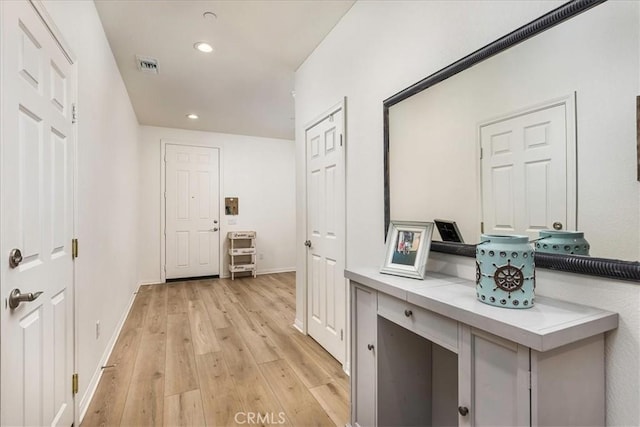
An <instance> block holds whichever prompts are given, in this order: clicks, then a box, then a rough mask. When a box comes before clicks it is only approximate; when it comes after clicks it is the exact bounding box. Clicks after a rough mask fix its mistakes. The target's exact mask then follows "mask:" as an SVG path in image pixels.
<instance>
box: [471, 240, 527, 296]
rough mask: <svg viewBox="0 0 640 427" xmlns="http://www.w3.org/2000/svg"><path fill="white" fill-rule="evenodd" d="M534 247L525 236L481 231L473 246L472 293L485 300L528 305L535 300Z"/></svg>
mask: <svg viewBox="0 0 640 427" xmlns="http://www.w3.org/2000/svg"><path fill="white" fill-rule="evenodd" d="M535 280H536V278H535V264H534V251H533V248H532V247H531V245H530V244H529V238H528V237H527V236H500V235H493V234H483V235H482V237H481V243H479V244H478V245H477V246H476V296H477V297H478V300H480V301H482V302H483V303H485V304H490V305H495V306H497V307H505V308H530V307H532V306H533V304H534V301H535V298H534V297H535V294H534V290H535V287H536V285H535Z"/></svg>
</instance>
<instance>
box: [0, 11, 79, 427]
mask: <svg viewBox="0 0 640 427" xmlns="http://www.w3.org/2000/svg"><path fill="white" fill-rule="evenodd" d="M26 1H27V2H28V3H29V4H30V5H31V6H32V7H33V9H34V11H35V13H36V15H37V16H38V17H39V18H40V20H41V21H42V23H43V24H44V26H45V28H46V29H47V30H48V31H49V34H50V35H51V37H52V38H53V40H54V41H55V42H56V44H57V45H58V47H59V48H60V51H61V52H62V54H63V55H64V56H65V58H66V59H67V60H68V61H69V63H70V64H71V68H72V70H73V77H74V83H73V84H72V85H71V88H70V89H71V92H72V100H71V102H70V104H71V105H75V106H76V108H78V80H79V76H78V59H77V57H76V55H75V53H74V52H73V50H72V49H71V48H70V46H69V44H68V43H67V41H66V40H65V39H64V37H63V35H62V32H61V31H60V30H59V29H58V27H57V26H56V24H55V21H54V20H53V18H52V17H51V15H49V12H48V11H47V9H46V7H45V6H44V4H43V3H42V1H40V0H26ZM4 13H5V12H4V7H2V6H0V22H2V20H3V18H4ZM3 44H4V39H3V37H2V33H1V32H0V58H3V57H4V48H3ZM4 84H5V76H4V73H3V71H2V67H0V94H2V88H3V87H4ZM3 122H4V102H0V124H1V123H3ZM73 124H74V126H72V132H73V142H72V148H73V165H72V170H71V180H72V184H71V188H72V190H71V204H72V206H73V207H72V212H71V214H72V219H71V234H72V236H73V238H77V237H78V230H79V228H78V181H79V179H78V170H79V167H78V146H79V144H78V134H79V133H78V125H77V122H76V123H73ZM3 147H4V134H3V132H0V195H3V194H4V193H5V189H4V186H5V182H4V180H3V179H2V164H3V160H4V149H3ZM2 220H3V218H2V209H0V228H1V224H2ZM70 243H71V242H70ZM72 270H73V271H72V279H71V297H72V299H73V301H72V317H73V319H72V322H71V328H72V332H71V341H72V347H73V351H72V355H71V357H72V358H73V361H72V366H73V373H77V372H78V362H79V360H80V358H79V357H80V355H79V349H78V345H77V343H78V342H79V337H78V333H79V332H78V331H79V330H80V328H79V319H78V316H77V315H76V314H77V312H78V298H77V268H76V263H75V260H74V262H73V264H72ZM5 273H6V271H5V270H4V269H3V270H1V271H0V283H1V284H4V283H5V282H6V278H5ZM0 289H1V287H0ZM1 331H2V328H0V332H1ZM2 341H3V337H2V336H1V333H0V343H2ZM0 358H2V355H1V354H0ZM69 380H70V378H69ZM2 381H3V378H2V377H0V384H1V383H2ZM1 390H2V387H1V386H0V392H1ZM72 400H73V408H72V411H73V423H74V425H79V424H80V422H79V421H80V407H79V405H80V399H79V398H78V395H77V394H72ZM1 405H2V398H1V396H0V411H2V408H1Z"/></svg>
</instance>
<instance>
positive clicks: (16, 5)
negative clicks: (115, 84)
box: [0, 1, 76, 427]
mask: <svg viewBox="0 0 640 427" xmlns="http://www.w3.org/2000/svg"><path fill="white" fill-rule="evenodd" d="M0 15H1V16H2V27H1V28H2V30H1V31H2V34H1V36H0V39H1V40H2V45H1V46H2V78H3V81H2V144H1V147H2V161H1V165H2V173H1V176H2V187H1V194H2V198H1V199H2V201H1V208H0V214H1V216H2V233H1V238H0V240H1V246H2V249H1V257H0V262H1V274H2V280H1V282H2V283H1V289H2V299H3V301H2V306H1V307H0V312H1V313H2V314H1V316H0V324H1V338H0V339H1V345H2V353H1V355H0V364H1V365H2V367H1V377H0V378H1V390H0V394H1V400H0V405H1V407H0V413H1V420H0V421H1V423H2V425H7V426H19V425H29V426H43V425H52V426H54V425H60V426H65V427H67V426H70V425H71V424H72V423H73V421H74V398H73V392H72V387H71V384H72V381H71V379H72V375H73V360H74V347H73V342H74V336H73V331H74V317H73V313H74V308H73V305H74V303H73V301H74V299H73V298H74V290H73V260H72V249H71V248H72V237H73V221H74V215H73V211H74V210H73V206H74V200H73V197H74V158H75V154H74V153H75V141H74V129H73V127H74V126H73V124H72V120H73V117H72V116H73V107H72V103H73V102H74V96H75V95H74V91H75V87H76V78H75V67H74V65H73V64H72V61H70V59H69V58H68V57H67V56H66V55H65V53H64V52H63V51H62V49H61V48H60V45H59V44H58V40H59V39H55V38H54V37H53V36H52V32H50V31H49V28H48V27H47V25H46V24H45V22H44V21H43V19H41V17H40V15H39V14H38V13H37V12H36V9H35V8H34V7H33V6H32V5H31V3H30V2H27V1H4V2H0ZM18 251H20V254H19V255H18ZM10 254H12V255H13V257H11V256H10ZM10 258H11V259H12V261H10ZM18 290H19V291H20V293H21V294H20V295H21V298H17V297H18V294H17V292H18ZM40 292H41V294H40Z"/></svg>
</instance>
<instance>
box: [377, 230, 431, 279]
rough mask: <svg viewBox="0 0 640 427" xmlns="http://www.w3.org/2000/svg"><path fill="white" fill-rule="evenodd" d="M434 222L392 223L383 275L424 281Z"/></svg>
mask: <svg viewBox="0 0 640 427" xmlns="http://www.w3.org/2000/svg"><path fill="white" fill-rule="evenodd" d="M432 233H433V223H432V222H415V221H391V224H390V225H389V230H388V233H387V250H386V256H385V260H384V265H383V266H382V268H381V269H380V272H381V273H385V274H393V275H396V276H404V277H412V278H415V279H424V275H425V272H426V264H427V257H428V255H429V247H430V246H431V235H432Z"/></svg>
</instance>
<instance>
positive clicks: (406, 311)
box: [404, 310, 413, 317]
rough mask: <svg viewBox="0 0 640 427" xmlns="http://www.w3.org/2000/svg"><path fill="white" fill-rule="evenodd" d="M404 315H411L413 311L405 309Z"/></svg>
mask: <svg viewBox="0 0 640 427" xmlns="http://www.w3.org/2000/svg"><path fill="white" fill-rule="evenodd" d="M404 315H405V316H407V317H411V316H413V311H411V310H405V311H404Z"/></svg>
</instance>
